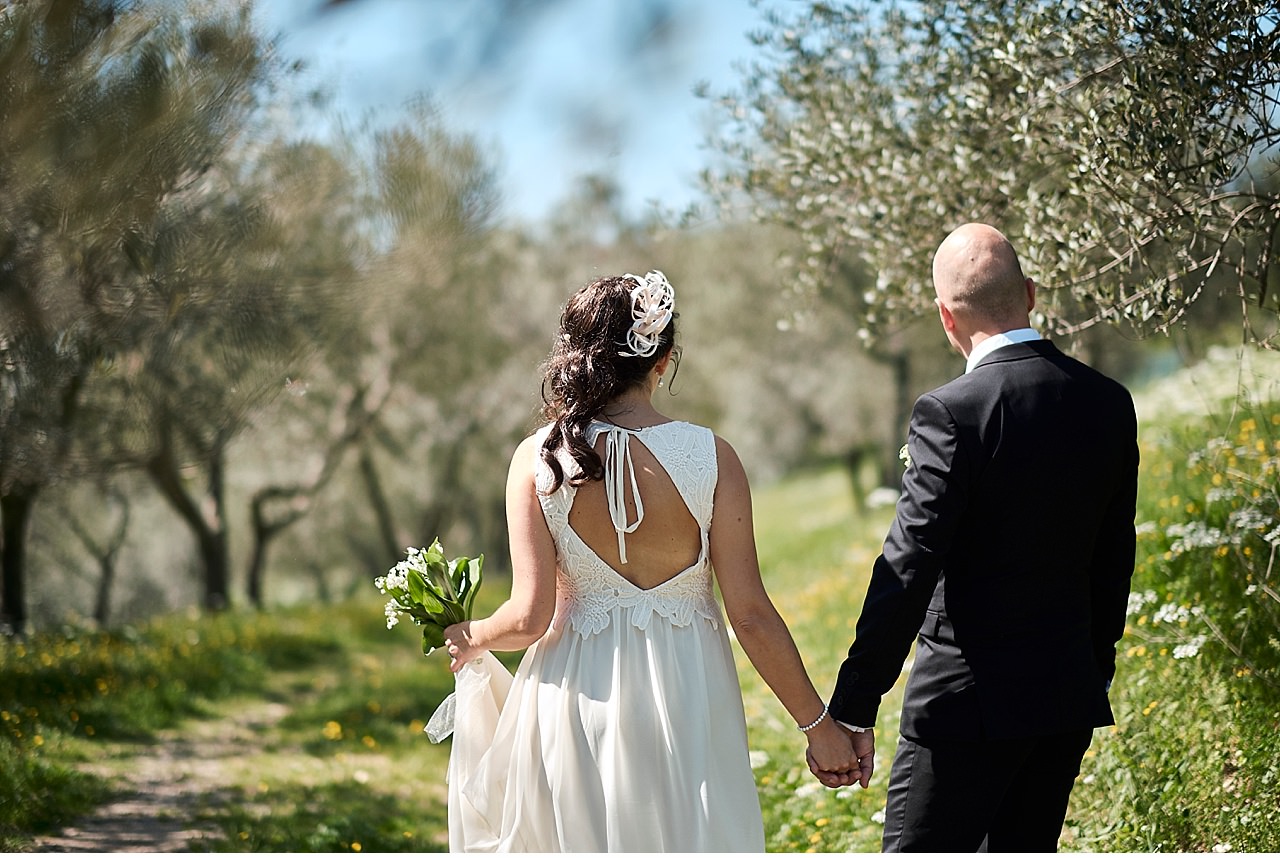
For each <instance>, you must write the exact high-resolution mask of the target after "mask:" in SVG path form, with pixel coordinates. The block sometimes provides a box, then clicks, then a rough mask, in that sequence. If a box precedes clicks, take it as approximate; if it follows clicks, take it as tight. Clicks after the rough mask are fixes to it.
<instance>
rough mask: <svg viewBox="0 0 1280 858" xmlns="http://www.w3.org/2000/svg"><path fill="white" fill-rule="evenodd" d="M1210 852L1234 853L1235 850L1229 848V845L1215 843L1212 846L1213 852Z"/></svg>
mask: <svg viewBox="0 0 1280 858" xmlns="http://www.w3.org/2000/svg"><path fill="white" fill-rule="evenodd" d="M1212 851H1214V852H1234V851H1235V850H1234V849H1233V848H1232V847H1231V844H1230V843H1215V844H1213V850H1212Z"/></svg>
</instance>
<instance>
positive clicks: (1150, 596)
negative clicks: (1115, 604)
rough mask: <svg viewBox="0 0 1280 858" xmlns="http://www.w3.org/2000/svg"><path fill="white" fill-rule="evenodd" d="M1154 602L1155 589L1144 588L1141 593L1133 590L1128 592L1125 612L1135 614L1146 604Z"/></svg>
mask: <svg viewBox="0 0 1280 858" xmlns="http://www.w3.org/2000/svg"><path fill="white" fill-rule="evenodd" d="M1155 603H1156V592H1155V590H1146V591H1144V592H1142V593H1138V592H1133V593H1130V594H1129V605H1128V607H1127V608H1126V609H1125V613H1126V614H1137V613H1139V612H1141V611H1142V609H1143V608H1145V607H1146V606H1147V605H1154V604H1155Z"/></svg>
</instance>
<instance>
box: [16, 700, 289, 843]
mask: <svg viewBox="0 0 1280 858" xmlns="http://www.w3.org/2000/svg"><path fill="white" fill-rule="evenodd" d="M288 711H289V709H288V707H287V706H285V705H283V704H281V703H270V702H266V701H254V702H252V703H251V704H249V705H248V706H245V707H241V708H237V709H236V710H235V717H234V719H232V718H225V719H217V720H208V721H206V720H195V721H191V722H189V723H187V724H185V725H183V727H182V728H181V730H180V731H179V730H166V731H163V732H162V733H161V734H160V735H159V736H158V737H157V738H156V740H155V742H153V743H148V744H146V745H119V746H115V747H114V748H113V750H112V751H110V752H109V754H108V756H107V759H104V760H102V761H100V762H95V763H90V764H86V765H85V766H84V769H85V770H87V771H91V772H93V773H94V774H97V775H100V776H102V777H106V778H109V779H111V780H113V781H114V782H116V783H117V784H119V785H120V788H121V792H120V795H119V796H118V797H117V798H116V799H115V800H113V801H111V802H109V803H107V804H105V805H102V806H101V807H99V808H98V809H97V810H96V811H95V812H94V813H93V814H91V815H90V816H88V817H86V818H84V819H81V820H78V821H77V822H76V823H75V824H74V825H71V826H68V827H67V828H65V829H63V830H62V831H61V832H59V833H58V834H55V835H51V836H46V837H39V838H37V839H36V840H35V841H34V842H33V843H32V844H31V847H30V848H31V850H32V851H37V852H188V851H191V849H192V844H193V843H195V842H197V841H199V840H201V839H203V838H206V837H217V836H220V835H221V832H219V831H218V830H216V829H214V828H212V827H203V828H202V827H200V824H199V823H198V822H197V821H196V817H197V814H198V812H199V811H200V809H201V808H203V807H207V806H209V805H211V804H217V803H221V802H225V801H229V800H232V799H233V798H234V797H236V796H237V795H238V793H237V792H236V791H235V789H234V783H235V781H234V772H233V771H232V770H231V764H232V763H233V762H234V761H236V760H239V759H243V758H244V757H246V756H250V755H253V754H256V753H257V752H259V751H260V750H261V749H262V746H263V743H264V741H265V739H266V735H267V734H268V732H269V731H270V730H271V728H272V727H274V726H275V725H276V724H277V723H278V722H279V721H280V719H281V718H283V717H284V716H285V715H286V714H287V713H288Z"/></svg>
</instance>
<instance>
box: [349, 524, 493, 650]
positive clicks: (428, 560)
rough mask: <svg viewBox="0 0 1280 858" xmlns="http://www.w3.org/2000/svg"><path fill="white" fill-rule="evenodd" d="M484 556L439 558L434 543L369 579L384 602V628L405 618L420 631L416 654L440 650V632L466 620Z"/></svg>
mask: <svg viewBox="0 0 1280 858" xmlns="http://www.w3.org/2000/svg"><path fill="white" fill-rule="evenodd" d="M483 568H484V555H483V554H481V555H480V556H479V557H474V558H472V557H465V556H464V557H455V558H454V559H452V560H449V559H447V558H446V557H445V556H444V549H443V548H442V547H441V546H440V540H439V539H436V540H434V541H433V542H432V543H431V545H430V547H428V548H427V549H425V550H424V549H421V548H412V547H411V548H409V549H408V555H407V556H406V557H405V559H404V560H401V561H400V562H399V563H397V564H396V565H395V566H394V567H392V568H391V569H390V571H388V572H387V574H386V576H385V577H379V578H375V579H374V582H373V583H374V585H375V586H376V587H377V588H378V590H379V591H380V592H381V593H382V594H383V595H386V596H390V597H391V598H390V599H389V600H388V601H387V606H386V611H385V613H386V615H387V628H389V629H390V628H395V626H396V624H397V623H398V622H400V615H401V614H407V615H408V616H409V618H410V619H412V620H413V622H414V625H418V626H422V654H423V655H430V654H431V653H432V652H433V651H434V650H435V649H436V647H441V646H444V630H445V628H446V627H448V626H451V625H453V624H454V623H460V622H462V621H463V620H469V619H471V603H472V602H474V601H475V598H476V592H477V591H479V589H480V580H481V577H482V570H483Z"/></svg>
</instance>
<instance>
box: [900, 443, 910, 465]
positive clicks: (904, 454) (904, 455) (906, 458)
mask: <svg viewBox="0 0 1280 858" xmlns="http://www.w3.org/2000/svg"><path fill="white" fill-rule="evenodd" d="M898 458H899V459H901V460H902V467H904V468H909V467H911V451H910V450H908V449H907V445H906V444H903V445H902V449H901V450H899V451H898Z"/></svg>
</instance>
